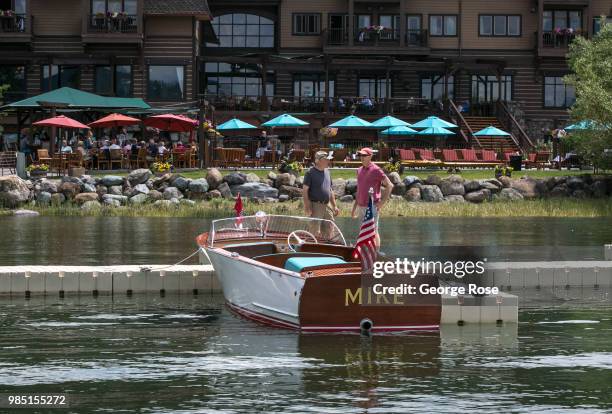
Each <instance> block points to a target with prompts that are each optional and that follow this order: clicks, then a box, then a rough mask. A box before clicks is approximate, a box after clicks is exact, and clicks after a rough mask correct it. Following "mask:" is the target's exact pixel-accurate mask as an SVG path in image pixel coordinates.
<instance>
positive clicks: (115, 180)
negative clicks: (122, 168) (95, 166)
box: [100, 175, 123, 187]
mask: <svg viewBox="0 0 612 414" xmlns="http://www.w3.org/2000/svg"><path fill="white" fill-rule="evenodd" d="M100 183H102V185H105V186H107V187H111V186H114V185H123V177H120V176H118V175H105V176H104V177H102V179H101V180H100Z"/></svg>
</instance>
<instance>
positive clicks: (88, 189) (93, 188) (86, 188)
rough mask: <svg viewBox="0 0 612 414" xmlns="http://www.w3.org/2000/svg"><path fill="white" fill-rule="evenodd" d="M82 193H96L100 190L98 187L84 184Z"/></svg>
mask: <svg viewBox="0 0 612 414" xmlns="http://www.w3.org/2000/svg"><path fill="white" fill-rule="evenodd" d="M81 191H82V192H84V193H95V192H97V191H98V190H97V189H96V186H95V185H93V184H90V183H83V185H82V186H81Z"/></svg>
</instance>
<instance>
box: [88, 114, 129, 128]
mask: <svg viewBox="0 0 612 414" xmlns="http://www.w3.org/2000/svg"><path fill="white" fill-rule="evenodd" d="M139 123H140V119H138V118H132V117H131V116H125V115H121V114H110V115H108V116H105V117H104V118H101V119H98V120H97V121H94V122H92V123H90V124H89V126H90V127H92V128H113V127H119V126H129V125H136V124H139Z"/></svg>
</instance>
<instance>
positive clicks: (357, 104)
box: [203, 94, 440, 115]
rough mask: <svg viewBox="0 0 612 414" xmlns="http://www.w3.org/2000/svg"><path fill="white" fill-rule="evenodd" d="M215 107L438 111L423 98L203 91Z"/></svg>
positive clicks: (381, 112)
mask: <svg viewBox="0 0 612 414" xmlns="http://www.w3.org/2000/svg"><path fill="white" fill-rule="evenodd" d="M203 97H204V99H206V100H207V101H208V102H209V103H210V104H211V105H213V106H214V107H215V109H216V110H221V111H260V110H266V109H269V110H272V111H278V112H315V113H316V112H325V111H326V110H327V111H328V112H329V113H336V114H347V115H348V114H352V113H354V114H360V115H368V114H371V115H384V114H387V113H395V114H407V115H426V114H427V115H431V114H433V113H439V112H440V109H439V107H438V105H436V104H435V103H433V102H429V101H427V100H425V99H422V98H416V97H414V98H389V99H385V98H379V99H374V98H370V99H366V98H363V97H359V96H343V97H329V100H328V102H327V105H325V97H312V96H281V95H274V96H268V97H266V100H267V101H266V100H264V99H263V98H260V97H257V96H225V95H209V94H208V95H204V96H203Z"/></svg>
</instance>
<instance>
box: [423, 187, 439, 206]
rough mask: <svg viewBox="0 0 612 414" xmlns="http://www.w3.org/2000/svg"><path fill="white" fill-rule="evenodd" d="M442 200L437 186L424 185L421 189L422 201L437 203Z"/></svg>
mask: <svg viewBox="0 0 612 414" xmlns="http://www.w3.org/2000/svg"><path fill="white" fill-rule="evenodd" d="M443 198H444V195H443V194H442V191H440V187H438V186H437V185H424V186H422V187H421V199H422V200H423V201H427V202H432V203H439V202H440V201H442V199H443Z"/></svg>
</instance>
